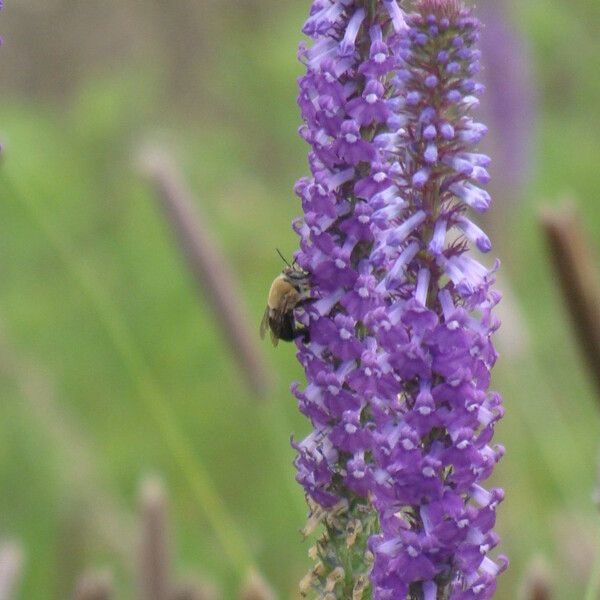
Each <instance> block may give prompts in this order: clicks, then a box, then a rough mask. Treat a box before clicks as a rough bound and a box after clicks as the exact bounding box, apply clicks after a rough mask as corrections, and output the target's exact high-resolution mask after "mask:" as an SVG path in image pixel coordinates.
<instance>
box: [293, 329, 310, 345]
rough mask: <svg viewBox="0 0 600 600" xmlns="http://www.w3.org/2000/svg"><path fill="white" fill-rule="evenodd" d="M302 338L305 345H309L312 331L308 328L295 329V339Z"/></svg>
mask: <svg viewBox="0 0 600 600" xmlns="http://www.w3.org/2000/svg"><path fill="white" fill-rule="evenodd" d="M298 338H302V342H303V343H304V344H308V343H309V342H310V331H309V329H308V327H304V326H302V327H298V326H295V327H294V339H298Z"/></svg>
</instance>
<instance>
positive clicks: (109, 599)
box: [75, 573, 114, 600]
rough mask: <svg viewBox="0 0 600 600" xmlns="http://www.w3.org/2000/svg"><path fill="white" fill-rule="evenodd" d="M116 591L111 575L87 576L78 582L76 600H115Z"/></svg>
mask: <svg viewBox="0 0 600 600" xmlns="http://www.w3.org/2000/svg"><path fill="white" fill-rule="evenodd" d="M113 598H114V590H113V583H112V577H111V576H110V574H109V573H98V574H92V573H89V574H86V575H83V576H82V577H81V579H80V580H79V581H78V582H77V586H76V588H75V600H113Z"/></svg>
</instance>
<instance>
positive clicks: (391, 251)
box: [292, 0, 507, 600]
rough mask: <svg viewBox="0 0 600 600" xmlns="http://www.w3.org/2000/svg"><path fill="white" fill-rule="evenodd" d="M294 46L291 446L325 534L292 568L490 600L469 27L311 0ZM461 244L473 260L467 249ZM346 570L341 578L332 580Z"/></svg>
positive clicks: (454, 16) (432, 8)
mask: <svg viewBox="0 0 600 600" xmlns="http://www.w3.org/2000/svg"><path fill="white" fill-rule="evenodd" d="M304 31H305V33H307V34H308V35H310V36H311V37H313V38H314V42H313V44H312V46H311V47H310V48H306V47H304V46H301V49H300V53H299V54H300V58H301V60H302V61H303V63H304V64H305V65H306V68H307V72H306V75H304V76H303V77H302V78H301V79H300V82H299V85H300V94H299V99H298V101H299V105H300V108H301V112H302V117H303V120H304V125H303V127H302V128H301V130H300V131H301V135H302V137H303V138H304V139H305V140H306V141H307V142H308V143H309V144H310V145H311V152H310V153H309V164H310V168H311V172H312V177H311V178H305V179H302V180H300V181H299V182H298V184H297V185H296V192H297V194H298V195H299V196H300V198H301V201H302V208H303V212H304V215H303V218H302V219H300V220H298V221H296V222H295V225H294V229H295V231H296V232H297V233H298V234H299V236H300V250H299V251H298V253H297V254H296V260H297V262H298V265H299V266H300V267H301V268H302V269H304V270H305V271H306V272H308V273H309V278H310V283H311V288H312V294H313V298H314V300H313V301H312V302H309V303H308V304H304V305H303V306H302V308H301V309H299V310H298V311H297V315H296V318H297V319H298V320H299V321H300V322H301V323H302V324H303V325H304V326H305V327H307V328H308V330H309V332H310V341H307V339H308V338H307V339H300V338H299V339H298V340H297V341H296V344H297V348H298V355H297V356H298V359H299V361H300V363H301V364H302V366H303V367H304V370H305V373H306V378H307V385H306V387H305V388H303V389H302V388H300V386H299V385H298V384H295V385H294V386H293V387H292V390H293V393H294V394H295V395H296V397H297V398H298V403H299V407H300V410H301V411H302V412H303V413H304V414H305V415H306V416H307V417H308V419H309V420H310V422H311V424H312V426H313V431H312V432H311V433H310V434H309V435H308V436H307V437H306V438H305V439H304V440H303V441H300V442H297V443H296V442H295V443H294V447H295V448H296V449H297V451H298V457H297V459H296V468H297V479H298V481H299V482H300V483H301V484H302V485H303V486H304V489H305V491H306V495H307V498H308V500H309V505H310V507H311V515H310V519H309V523H310V524H312V526H311V527H310V528H309V527H308V526H307V530H308V529H311V530H312V528H314V527H316V524H318V523H319V522H322V521H324V522H325V524H326V533H325V534H324V535H323V536H322V537H321V538H319V541H318V542H317V545H316V547H315V548H314V549H313V550H311V555H314V556H316V557H319V558H320V559H321V560H320V562H319V563H318V564H317V567H315V569H314V570H312V571H311V572H310V573H309V575H307V577H306V578H305V579H304V580H303V583H302V585H301V587H302V590H303V592H306V593H307V592H308V591H310V590H315V591H317V592H318V594H320V596H319V597H331V598H333V597H337V598H354V599H360V598H363V594H364V597H365V598H367V597H369V598H373V600H416V599H419V600H420V599H423V598H424V599H425V600H435V599H436V598H440V597H443V598H448V599H449V600H463V599H464V600H466V599H467V598H472V599H473V600H487V599H489V598H491V597H492V595H493V593H494V590H495V586H496V583H495V582H496V576H497V575H498V574H499V573H500V572H501V571H502V570H503V569H504V568H506V564H507V563H506V560H505V559H504V558H502V557H499V558H497V559H494V558H492V557H490V556H489V553H490V551H491V550H492V549H493V548H495V546H496V545H497V544H498V538H497V536H496V534H495V533H494V532H493V531H492V529H493V526H494V523H495V517H496V509H497V506H498V504H499V503H500V501H501V500H502V499H503V492H502V491H501V490H498V489H494V490H491V491H489V490H486V489H485V488H484V487H483V486H482V483H483V482H484V481H485V480H486V479H487V478H488V477H489V476H490V475H491V472H492V469H493V467H494V465H495V464H496V462H497V461H498V460H499V459H500V458H501V457H502V455H503V453H504V449H503V448H502V447H501V446H494V445H492V443H491V439H492V434H493V430H494V427H495V424H496V422H497V421H498V420H499V419H500V418H501V416H502V414H503V408H502V404H501V399H500V397H499V396H498V394H495V393H493V392H490V391H489V390H488V387H489V384H490V370H491V368H492V367H493V365H494V363H495V361H496V358H497V355H496V352H495V349H494V346H493V344H492V341H491V336H492V333H493V332H494V331H495V330H496V329H497V328H498V326H499V323H498V321H497V320H496V319H495V318H494V316H493V314H492V311H493V308H494V306H495V305H496V304H497V303H498V301H499V298H500V296H499V294H498V293H497V292H495V291H494V290H493V289H492V285H493V283H494V272H495V270H496V269H497V267H498V265H497V264H496V265H494V266H493V267H492V268H487V267H486V266H484V265H483V264H481V263H480V262H479V260H478V258H476V256H474V255H472V254H471V251H470V250H471V249H477V250H479V251H480V252H489V251H490V250H491V243H490V240H489V238H488V236H487V235H486V234H485V232H484V231H483V230H482V229H480V228H479V227H478V226H477V225H476V224H475V223H474V222H473V221H472V213H473V211H478V212H483V211H485V210H487V209H488V208H489V206H490V202H491V198H490V196H489V194H488V193H487V192H486V191H485V190H484V189H482V187H481V186H482V185H485V184H486V183H487V181H488V180H489V175H488V172H487V167H488V165H489V162H490V161H489V158H488V157H487V156H485V155H483V154H481V153H479V152H477V149H476V145H477V144H478V143H479V142H480V141H481V139H482V138H483V137H484V135H485V133H486V131H487V130H486V127H485V126H484V125H483V124H481V123H478V122H477V121H475V120H474V118H473V115H472V111H473V110H474V109H475V108H477V106H478V104H479V99H478V96H479V95H481V93H482V91H483V88H482V86H480V84H478V83H477V82H476V81H475V80H474V79H473V76H474V74H475V73H477V72H478V70H479V60H480V57H479V52H478V51H477V50H476V49H475V48H474V45H475V44H476V42H477V40H478V37H479V24H478V22H477V20H476V19H474V18H473V17H472V16H471V14H470V11H469V10H467V9H465V8H464V7H463V5H462V3H461V2H460V0H417V2H416V6H415V11H414V12H412V13H410V14H406V13H405V12H404V11H403V10H402V8H401V4H400V3H398V2H397V1H396V0H374V1H371V0H369V1H368V2H367V1H365V0H315V1H314V3H313V7H312V10H311V16H310V17H309V19H308V21H307V22H306V24H305V28H304ZM477 256H478V255H477ZM348 565H353V567H352V568H353V572H352V573H347V572H346V569H347V568H348Z"/></svg>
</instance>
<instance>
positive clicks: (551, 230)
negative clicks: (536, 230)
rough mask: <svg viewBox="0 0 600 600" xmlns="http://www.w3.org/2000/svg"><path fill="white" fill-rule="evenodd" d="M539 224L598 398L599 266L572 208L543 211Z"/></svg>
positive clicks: (599, 346) (599, 336)
mask: <svg viewBox="0 0 600 600" xmlns="http://www.w3.org/2000/svg"><path fill="white" fill-rule="evenodd" d="M540 223H541V226H542V229H543V231H544V235H545V237H546V241H547V244H548V249H549V252H550V260H551V262H552V264H553V265H554V269H555V271H556V274H557V276H558V282H559V285H560V290H561V293H562V296H563V299H564V302H565V305H566V308H567V310H568V312H569V316H570V319H571V322H572V324H573V327H574V330H575V335H576V338H577V342H578V345H579V348H580V350H581V354H582V358H583V360H584V361H585V363H586V365H587V367H588V370H589V374H590V376H591V378H592V380H593V381H594V383H595V385H596V388H597V391H598V393H599V394H600V279H599V277H598V262H597V261H596V259H595V256H594V253H593V251H592V248H591V246H590V244H589V242H588V240H587V237H586V232H585V228H584V226H583V223H582V219H581V217H580V215H579V213H578V211H577V209H576V208H575V207H574V206H572V205H571V206H566V207H563V208H561V209H556V210H554V209H544V210H543V211H542V212H541V214H540Z"/></svg>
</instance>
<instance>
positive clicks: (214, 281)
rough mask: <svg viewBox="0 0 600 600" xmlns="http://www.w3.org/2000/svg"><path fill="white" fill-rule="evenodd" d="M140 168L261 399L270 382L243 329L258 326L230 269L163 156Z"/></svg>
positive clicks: (150, 155) (253, 339)
mask: <svg viewBox="0 0 600 600" xmlns="http://www.w3.org/2000/svg"><path fill="white" fill-rule="evenodd" d="M141 166H142V169H143V171H144V173H145V174H146V176H147V177H148V179H149V180H150V181H151V183H152V184H153V186H154V188H155V191H156V194H157V197H158V199H159V201H160V204H161V206H162V209H163V211H164V213H165V215H166V216H167V218H168V220H169V222H170V223H171V226H172V227H173V230H174V232H175V238H176V241H177V243H178V244H179V246H180V248H181V250H182V252H183V254H184V256H185V258H186V261H187V263H188V265H189V267H190V270H191V271H192V274H193V276H194V279H195V281H196V285H197V287H198V289H199V290H200V291H201V293H202V294H203V296H205V297H206V299H207V300H208V302H209V304H210V306H211V308H212V310H213V312H214V314H215V316H216V318H217V320H218V322H219V324H220V326H221V328H222V330H223V332H224V333H225V337H226V339H227V341H228V343H229V346H230V348H231V350H232V352H233V355H234V356H235V359H236V361H237V363H238V364H239V366H240V369H241V371H242V373H243V375H244V377H245V379H246V381H247V383H248V385H249V387H250V389H251V390H252V391H253V392H254V393H255V394H256V395H258V396H262V395H264V394H266V393H267V392H268V391H269V389H270V388H271V387H272V383H273V382H272V379H271V377H270V376H269V372H268V370H267V368H266V366H265V362H264V358H263V356H262V352H261V349H260V347H259V345H258V336H257V334H255V333H252V332H251V330H250V329H249V327H248V322H255V321H257V322H258V319H248V315H247V314H246V311H245V310H244V308H243V307H242V305H241V302H240V298H241V297H242V294H241V293H240V290H239V286H238V285H236V281H235V277H234V275H233V273H232V270H231V268H230V265H229V264H228V262H227V260H226V259H225V256H224V254H223V253H222V251H221V250H220V248H219V246H218V244H217V243H216V240H215V239H214V236H213V235H211V232H210V231H209V229H208V227H207V225H206V224H205V222H204V221H203V219H202V218H201V216H200V214H199V211H198V207H197V206H196V203H195V202H194V200H193V198H192V195H191V193H190V191H189V190H188V189H187V187H186V186H185V184H184V181H183V178H182V176H181V174H180V173H179V172H178V170H177V168H176V166H175V165H174V164H173V162H172V161H171V160H170V158H169V157H168V156H167V155H166V154H165V153H164V152H162V151H153V152H145V153H144V154H143V156H142V160H141Z"/></svg>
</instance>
